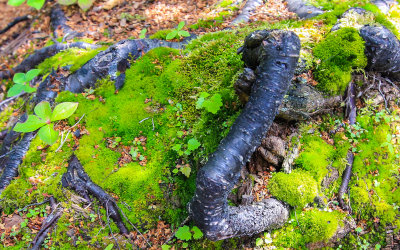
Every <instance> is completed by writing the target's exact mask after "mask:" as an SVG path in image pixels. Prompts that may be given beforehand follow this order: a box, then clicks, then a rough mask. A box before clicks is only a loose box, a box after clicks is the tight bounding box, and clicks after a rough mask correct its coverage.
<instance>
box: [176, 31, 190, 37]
mask: <svg viewBox="0 0 400 250" xmlns="http://www.w3.org/2000/svg"><path fill="white" fill-rule="evenodd" d="M178 35H179V36H184V37H188V36H190V33H189V32H187V31H186V30H180V31H178Z"/></svg>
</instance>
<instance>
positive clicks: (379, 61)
mask: <svg viewBox="0 0 400 250" xmlns="http://www.w3.org/2000/svg"><path fill="white" fill-rule="evenodd" d="M360 35H361V37H362V38H363V39H364V41H365V54H366V56H367V58H368V66H367V70H371V71H376V72H380V73H382V75H386V76H388V77H390V78H392V79H393V80H395V81H399V80H400V42H399V40H398V39H397V37H396V36H395V35H394V34H393V33H392V32H391V31H390V30H388V29H387V28H386V27H384V26H375V25H365V26H363V27H362V28H361V29H360Z"/></svg>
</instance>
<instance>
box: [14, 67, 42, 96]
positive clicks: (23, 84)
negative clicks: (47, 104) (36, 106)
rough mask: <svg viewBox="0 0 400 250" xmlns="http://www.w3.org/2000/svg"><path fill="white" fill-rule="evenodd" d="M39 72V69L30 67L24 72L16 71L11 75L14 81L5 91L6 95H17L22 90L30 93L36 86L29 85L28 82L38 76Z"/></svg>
mask: <svg viewBox="0 0 400 250" xmlns="http://www.w3.org/2000/svg"><path fill="white" fill-rule="evenodd" d="M39 73H40V70H39V69H31V70H29V71H28V72H26V74H25V73H16V74H15V75H14V77H13V82H14V83H15V84H14V85H13V86H12V87H11V88H10V89H9V90H8V92H7V96H8V97H12V96H16V95H19V94H20V93H21V92H22V91H24V92H26V93H32V92H35V91H36V88H32V87H31V86H29V82H30V81H31V80H32V79H33V78H35V77H36V76H38V75H39Z"/></svg>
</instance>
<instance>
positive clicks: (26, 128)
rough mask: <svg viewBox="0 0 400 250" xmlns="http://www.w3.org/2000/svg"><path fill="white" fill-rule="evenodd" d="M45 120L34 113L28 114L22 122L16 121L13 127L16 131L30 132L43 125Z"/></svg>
mask: <svg viewBox="0 0 400 250" xmlns="http://www.w3.org/2000/svg"><path fill="white" fill-rule="evenodd" d="M45 124H46V122H45V121H44V120H42V119H40V118H39V117H37V116H35V115H28V119H27V120H26V122H24V123H20V122H18V123H17V125H15V127H14V131H16V132H23V133H26V132H32V131H35V130H36V129H38V128H40V127H42V126H43V125H45Z"/></svg>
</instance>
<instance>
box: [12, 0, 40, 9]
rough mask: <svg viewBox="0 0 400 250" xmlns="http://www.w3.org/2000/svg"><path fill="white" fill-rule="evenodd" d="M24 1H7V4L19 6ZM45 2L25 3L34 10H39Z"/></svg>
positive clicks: (33, 0)
mask: <svg viewBox="0 0 400 250" xmlns="http://www.w3.org/2000/svg"><path fill="white" fill-rule="evenodd" d="M24 2H25V0H8V2H7V4H8V5H11V6H20V5H21V4H23V3H24ZM44 2H45V0H28V1H27V2H26V4H27V5H29V6H31V7H32V8H35V9H36V10H40V9H41V8H42V7H43V5H44Z"/></svg>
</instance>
